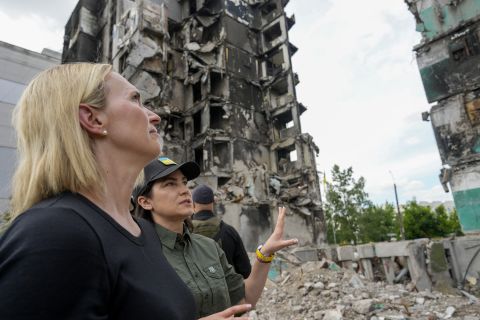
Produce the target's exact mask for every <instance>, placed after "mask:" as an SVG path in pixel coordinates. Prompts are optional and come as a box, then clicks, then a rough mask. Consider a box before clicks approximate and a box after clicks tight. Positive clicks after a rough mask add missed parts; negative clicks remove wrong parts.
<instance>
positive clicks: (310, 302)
mask: <svg viewBox="0 0 480 320" xmlns="http://www.w3.org/2000/svg"><path fill="white" fill-rule="evenodd" d="M286 256H288V257H291V255H288V254H285V255H284V257H286ZM332 264H334V262H332V261H329V260H322V261H308V262H304V263H302V264H300V265H294V264H291V263H290V262H289V261H288V260H282V263H281V265H282V269H281V271H280V272H279V274H278V276H277V278H275V279H271V280H269V281H268V282H267V285H266V288H265V290H264V292H263V295H262V298H261V299H260V301H259V303H258V304H257V306H256V310H255V311H253V312H250V316H251V317H252V319H257V320H274V319H275V320H282V319H288V320H291V319H306V320H315V319H322V320H328V319H369V320H387V319H388V320H391V319H405V320H407V319H425V320H433V319H435V320H441V319H458V320H472V319H477V320H478V319H480V305H478V304H471V303H470V301H469V299H468V298H467V297H465V296H463V295H462V294H461V293H460V292H458V291H457V292H454V293H449V294H444V293H441V292H432V291H416V290H415V288H414V287H411V286H408V285H407V284H406V283H397V284H388V283H386V282H384V281H377V282H374V281H372V280H369V279H366V278H365V277H363V276H362V275H358V274H356V273H355V272H354V271H352V270H348V269H344V268H335V270H332V268H330V265H332ZM336 266H337V267H338V265H336ZM272 267H274V266H272ZM277 271H278V270H277ZM359 282H361V283H362V284H363V286H359V285H358V283H359Z"/></svg>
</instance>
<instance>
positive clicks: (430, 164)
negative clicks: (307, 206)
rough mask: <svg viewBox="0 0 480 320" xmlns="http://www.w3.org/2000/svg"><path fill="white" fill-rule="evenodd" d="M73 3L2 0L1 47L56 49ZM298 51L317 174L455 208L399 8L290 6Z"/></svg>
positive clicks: (406, 18) (301, 96) (308, 2)
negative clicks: (341, 175)
mask: <svg viewBox="0 0 480 320" xmlns="http://www.w3.org/2000/svg"><path fill="white" fill-rule="evenodd" d="M75 4H76V1H73V0H51V1H33V0H23V1H10V0H0V40H1V41H5V42H9V43H12V44H15V45H18V46H21V47H25V48H27V49H30V50H34V51H41V50H42V48H44V47H48V48H51V49H55V50H61V47H62V41H63V27H64V25H65V23H66V22H67V19H68V17H69V15H70V12H71V11H72V10H73V8H74V6H75ZM287 12H288V13H289V14H292V13H293V14H295V17H296V24H295V25H294V26H293V28H292V29H291V30H290V34H289V36H290V40H291V42H292V43H293V44H295V45H296V46H297V47H298V48H299V50H298V52H297V53H296V54H295V55H294V57H293V59H292V61H293V68H294V71H295V72H297V73H298V75H299V78H300V83H299V85H298V86H297V96H298V100H299V101H300V102H302V103H303V104H305V105H306V106H307V107H308V110H307V111H306V112H305V113H304V114H303V116H302V118H301V122H302V131H304V132H308V133H310V134H311V135H312V136H313V137H314V141H315V142H316V144H317V145H318V146H319V148H320V155H319V157H318V158H317V165H318V169H319V170H321V171H324V170H325V171H326V172H327V179H328V178H329V172H330V170H331V168H332V166H333V164H338V165H340V167H342V168H346V167H349V166H352V167H353V170H354V172H355V175H356V176H357V177H358V176H363V177H364V178H365V179H366V181H367V184H366V191H367V192H368V193H369V195H370V197H371V199H372V200H373V201H374V202H376V203H383V202H385V201H389V202H393V201H394V194H393V187H392V175H391V174H390V172H392V174H393V176H394V178H395V181H396V183H397V187H398V192H399V200H400V202H401V203H404V202H406V201H408V200H411V199H413V198H414V197H415V198H416V199H417V200H419V201H445V200H452V198H451V195H450V194H449V193H445V192H444V191H443V189H442V187H441V185H440V183H439V182H438V173H439V170H440V168H441V162H440V157H439V155H438V151H437V148H436V144H435V140H434V136H433V132H432V130H431V125H430V123H429V122H422V120H421V113H422V112H423V111H427V110H429V109H430V107H429V105H428V102H427V100H426V98H425V94H424V91H423V87H422V84H421V81H420V77H419V73H418V69H417V65H416V62H415V57H414V54H413V52H412V48H413V46H414V45H415V44H418V43H419V41H420V35H419V34H418V33H417V32H415V23H414V18H413V16H412V15H411V14H410V12H409V11H408V10H407V7H406V5H405V3H404V2H403V0H395V1H394V0H388V1H385V0H370V1H368V2H367V1H358V0H332V1H327V0H322V1H312V0H290V3H289V4H288V6H287Z"/></svg>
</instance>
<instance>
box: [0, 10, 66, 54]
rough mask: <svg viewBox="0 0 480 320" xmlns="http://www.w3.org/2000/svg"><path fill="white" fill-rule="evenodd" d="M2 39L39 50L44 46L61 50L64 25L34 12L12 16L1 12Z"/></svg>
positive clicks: (0, 29) (0, 32)
mask: <svg viewBox="0 0 480 320" xmlns="http://www.w3.org/2000/svg"><path fill="white" fill-rule="evenodd" d="M0 40H1V41H4V42H8V43H11V44H14V45H16V46H20V47H23V48H26V49H29V50H33V51H37V52H40V51H42V49H43V48H49V49H52V50H56V51H60V52H61V51H62V42H63V25H61V24H59V23H58V21H55V20H53V19H52V18H48V17H40V16H38V15H36V14H34V13H26V14H24V15H21V16H19V17H16V18H12V17H10V16H8V15H6V14H5V13H3V12H0Z"/></svg>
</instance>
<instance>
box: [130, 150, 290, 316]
mask: <svg viewBox="0 0 480 320" xmlns="http://www.w3.org/2000/svg"><path fill="white" fill-rule="evenodd" d="M199 174H200V168H199V167H198V165H197V164H196V163H195V162H185V163H183V164H180V165H179V164H177V163H175V162H174V161H173V160H171V159H168V158H166V157H160V158H158V159H156V160H154V161H152V162H150V163H149V164H148V165H147V166H146V167H145V168H144V176H145V181H144V184H143V185H142V187H140V188H139V189H137V193H136V194H135V196H134V199H135V200H136V203H137V204H138V206H137V208H136V211H135V212H136V215H138V216H141V217H144V218H145V219H147V220H150V221H152V223H154V224H155V229H156V231H157V234H158V236H159V238H160V241H161V242H162V245H163V253H164V255H165V257H166V258H167V260H168V261H169V262H170V264H171V265H172V266H173V268H174V269H175V271H176V272H177V274H178V275H179V276H180V278H182V279H183V281H184V282H185V283H186V284H187V286H188V287H189V288H190V290H191V292H192V294H193V296H194V298H195V304H196V306H197V317H203V316H206V315H209V314H213V313H215V312H218V311H219V310H223V309H225V308H228V307H230V306H232V305H236V304H239V303H244V302H246V303H248V304H251V305H252V306H254V305H255V304H256V303H257V301H258V299H259V298H260V295H261V294H262V291H263V288H264V286H265V282H266V280H267V275H268V271H269V269H270V262H271V261H272V260H273V257H274V254H275V252H276V251H278V250H281V249H283V248H285V247H288V246H291V245H293V244H296V243H297V242H298V241H297V240H296V239H289V240H284V239H282V238H283V229H284V225H285V209H284V208H280V209H279V215H278V219H277V223H276V226H275V229H274V231H273V233H272V235H271V236H270V237H269V238H268V239H267V241H266V242H265V244H264V245H261V246H259V248H258V249H257V251H256V254H257V261H256V262H255V263H254V265H253V268H252V272H251V273H250V276H249V277H248V278H247V279H245V280H244V279H243V277H242V276H241V275H240V274H238V273H236V272H235V270H234V268H233V267H232V266H231V265H230V264H229V263H228V261H227V258H226V256H225V253H224V252H223V250H222V249H221V248H220V247H219V245H218V244H217V242H215V241H214V240H213V239H210V238H207V237H204V236H201V235H198V234H193V233H190V231H189V230H188V228H187V227H186V225H185V220H186V219H187V218H189V217H190V216H191V215H192V213H193V205H192V197H191V193H190V189H189V188H188V187H187V182H188V181H189V180H192V179H194V178H196V177H197V176H198V175H199Z"/></svg>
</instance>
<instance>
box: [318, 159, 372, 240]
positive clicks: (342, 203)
mask: <svg viewBox="0 0 480 320" xmlns="http://www.w3.org/2000/svg"><path fill="white" fill-rule="evenodd" d="M331 173H332V182H331V183H328V184H327V185H328V186H327V192H326V203H325V214H326V218H327V240H328V242H329V243H335V242H336V243H350V242H351V241H353V242H355V243H356V242H357V237H358V232H359V228H358V220H359V217H360V216H361V214H362V213H363V211H364V210H365V209H366V208H368V207H369V206H370V205H371V203H370V201H369V200H368V194H367V193H366V192H365V190H364V189H365V179H364V178H363V177H360V178H359V179H358V180H356V179H355V178H354V177H353V169H352V167H349V168H348V169H345V170H342V169H340V167H339V166H338V165H334V166H333V168H332V171H331Z"/></svg>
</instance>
